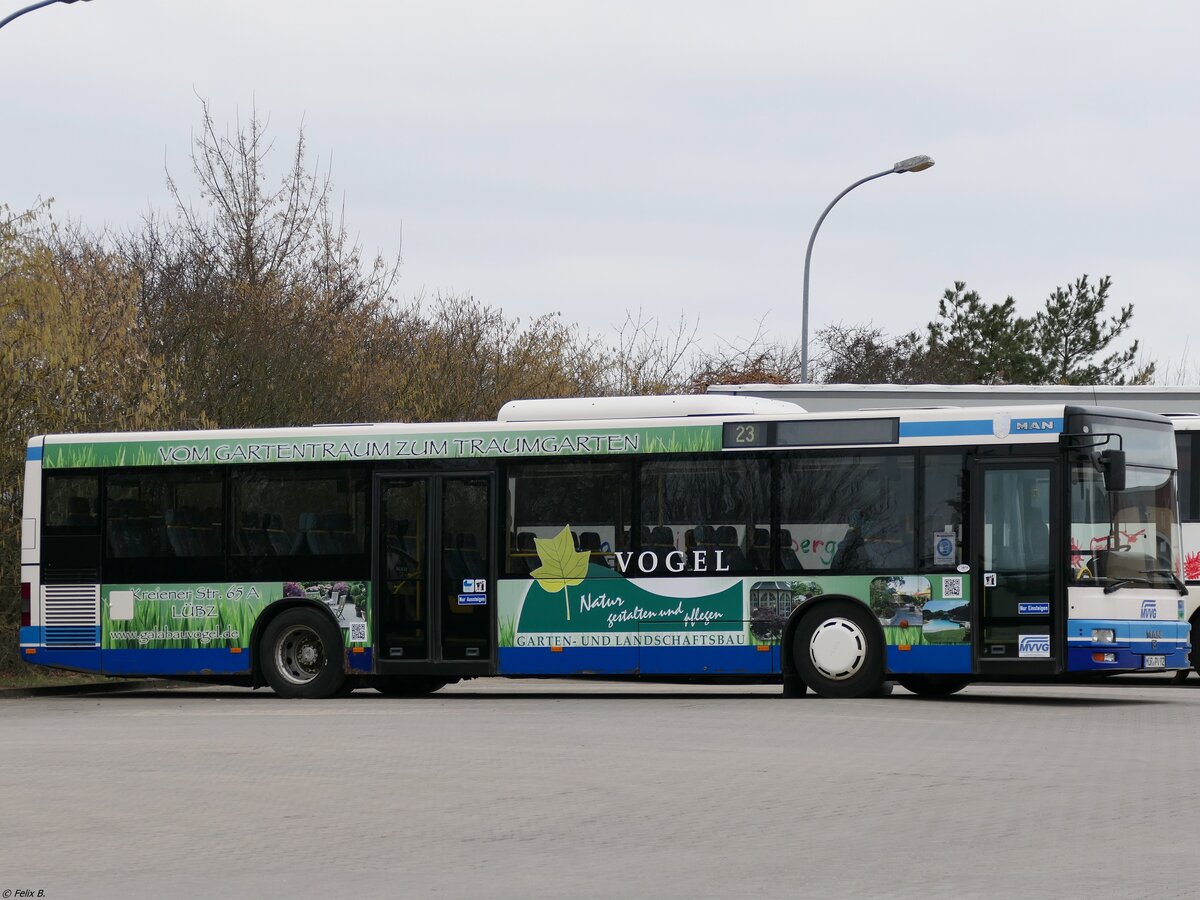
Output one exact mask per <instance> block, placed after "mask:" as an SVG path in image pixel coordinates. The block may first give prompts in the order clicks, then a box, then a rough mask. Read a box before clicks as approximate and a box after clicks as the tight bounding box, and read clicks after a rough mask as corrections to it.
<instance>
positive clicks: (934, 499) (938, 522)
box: [918, 453, 968, 569]
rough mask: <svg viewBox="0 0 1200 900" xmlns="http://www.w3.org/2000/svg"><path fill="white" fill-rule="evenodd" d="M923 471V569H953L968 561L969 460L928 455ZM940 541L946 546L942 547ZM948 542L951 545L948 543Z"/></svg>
mask: <svg viewBox="0 0 1200 900" xmlns="http://www.w3.org/2000/svg"><path fill="white" fill-rule="evenodd" d="M924 468H925V490H924V491H923V496H922V498H921V501H922V506H921V533H920V535H919V536H918V537H919V543H918V547H920V553H921V568H922V569H930V568H937V569H945V568H953V567H954V566H957V565H958V564H959V563H961V562H964V561H965V559H964V556H963V522H965V521H966V515H965V513H966V508H967V496H968V495H967V470H966V458H965V457H964V456H963V454H961V453H929V454H926V456H925V462H924ZM939 540H940V541H942V542H943V544H942V546H941V547H939V546H938V542H939ZM947 540H949V544H946V543H945V542H946V541H947ZM947 550H948V551H950V552H946V551H947ZM939 551H940V552H939Z"/></svg>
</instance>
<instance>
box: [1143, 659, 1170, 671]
mask: <svg viewBox="0 0 1200 900" xmlns="http://www.w3.org/2000/svg"><path fill="white" fill-rule="evenodd" d="M1144 660H1145V661H1144V662H1143V663H1142V665H1143V666H1145V667H1146V668H1147V669H1161V668H1163V667H1165V666H1166V664H1167V658H1166V657H1165V656H1147V657H1144Z"/></svg>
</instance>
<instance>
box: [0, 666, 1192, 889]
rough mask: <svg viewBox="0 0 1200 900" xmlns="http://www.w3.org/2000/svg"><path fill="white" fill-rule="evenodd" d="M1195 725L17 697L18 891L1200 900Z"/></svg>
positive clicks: (699, 705)
mask: <svg viewBox="0 0 1200 900" xmlns="http://www.w3.org/2000/svg"><path fill="white" fill-rule="evenodd" d="M1198 737H1200V680H1196V679H1192V680H1191V681H1190V682H1188V683H1186V684H1184V685H1181V686H1175V685H1170V684H1169V683H1167V682H1166V681H1165V680H1163V679H1158V680H1154V679H1149V680H1146V679H1143V680H1133V679H1129V680H1125V681H1123V682H1121V683H1114V684H1104V685H1055V686H980V687H970V688H968V689H967V690H966V691H964V692H963V693H962V694H960V695H957V696H955V697H953V698H948V699H940V700H925V699H919V698H916V697H913V696H912V695H909V694H907V693H906V692H904V691H903V690H902V689H899V688H898V689H896V691H895V693H894V694H893V695H892V696H891V697H887V698H880V699H871V700H847V701H833V700H821V699H817V698H815V697H811V696H810V697H808V698H805V699H796V700H788V699H783V698H782V697H781V696H779V689H778V687H771V686H753V687H742V686H712V687H707V686H706V687H696V686H680V685H675V686H663V685H644V684H619V683H617V684H614V683H606V682H571V681H557V680H556V681H505V680H488V681H476V682H467V683H465V684H460V685H455V686H452V687H450V688H447V689H445V690H444V691H443V692H441V693H439V694H436V695H434V696H432V697H427V698H420V699H395V698H385V697H382V696H380V695H377V694H375V693H374V692H373V691H369V690H363V691H358V692H356V693H355V694H354V695H352V696H351V697H349V698H345V699H342V700H329V701H297V700H291V701H288V700H280V699H278V698H276V697H274V696H273V695H271V694H270V693H267V692H264V691H258V692H250V691H248V690H241V689H234V688H228V689H226V688H194V687H189V688H175V689H170V688H168V689H156V690H146V691H137V690H134V691H128V692H122V693H113V694H104V695H82V696H40V695H39V696H7V697H0V889H2V890H0V895H2V896H3V897H17V896H20V895H19V894H17V893H16V891H20V890H24V891H29V892H32V893H27V894H25V896H32V897H36V896H39V895H38V894H37V892H38V891H43V892H44V893H43V894H42V895H41V896H44V897H47V898H52V900H65V898H74V897H88V898H91V897H121V898H128V897H142V896H146V897H151V896H153V897H158V896H168V897H173V898H188V897H203V898H208V897H221V898H225V897H255V898H260V897H282V896H295V897H304V898H309V897H352V896H353V897H451V898H456V897H488V898H507V897H514V898H518V897H519V898H524V897H720V898H724V897H763V896H768V897H775V896H801V897H856V898H864V897H955V898H959V897H1084V896H1086V897H1088V898H1100V897H1131V896H1141V897H1154V898H1168V897H1192V896H1195V895H1196V894H1197V893H1198V892H1200V885H1198V884H1197V882H1198V881H1200V853H1198V852H1197V851H1196V849H1195V847H1194V846H1193V844H1194V837H1193V835H1192V834H1191V831H1190V828H1189V826H1190V823H1191V813H1192V811H1193V810H1195V809H1196V806H1197V802H1198V801H1200V765H1198V762H1197V746H1198V741H1197V738H1198ZM3 891H14V893H13V894H3Z"/></svg>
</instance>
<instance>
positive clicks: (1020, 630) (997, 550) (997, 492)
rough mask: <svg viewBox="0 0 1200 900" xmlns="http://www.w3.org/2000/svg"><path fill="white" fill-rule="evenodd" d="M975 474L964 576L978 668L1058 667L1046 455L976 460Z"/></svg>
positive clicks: (1034, 671)
mask: <svg viewBox="0 0 1200 900" xmlns="http://www.w3.org/2000/svg"><path fill="white" fill-rule="evenodd" d="M975 475H976V477H975V478H974V479H972V481H973V483H974V489H973V492H972V493H973V497H972V501H973V502H972V504H971V506H972V509H973V513H972V518H973V520H974V521H973V523H972V529H971V531H972V534H973V536H974V543H975V552H974V558H973V560H972V567H971V569H972V575H973V577H972V579H971V581H972V585H973V586H972V591H973V593H974V603H973V604H972V605H973V607H974V609H975V626H976V627H975V628H974V629H973V630H974V632H975V638H974V640H975V658H976V660H977V665H978V671H979V674H981V675H988V674H992V675H1042V674H1050V673H1053V672H1055V671H1058V670H1059V662H1060V660H1059V657H1060V650H1059V648H1060V641H1059V638H1060V635H1059V634H1058V631H1059V628H1058V626H1057V625H1056V623H1057V622H1059V621H1060V613H1061V611H1060V610H1059V609H1058V605H1059V602H1060V601H1059V598H1058V597H1057V596H1056V590H1055V577H1054V572H1055V570H1054V556H1055V554H1054V548H1055V547H1056V546H1057V541H1058V535H1057V521H1058V515H1057V502H1056V498H1057V496H1058V495H1057V478H1056V475H1055V468H1054V466H1053V464H1052V463H1051V462H1048V461H1047V462H1034V461H1028V462H1026V461H1015V460H1014V461H1004V462H1000V461H986V462H983V461H981V462H979V463H978V464H977V465H976V468H975Z"/></svg>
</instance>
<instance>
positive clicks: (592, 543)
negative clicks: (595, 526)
mask: <svg viewBox="0 0 1200 900" xmlns="http://www.w3.org/2000/svg"><path fill="white" fill-rule="evenodd" d="M579 549H580V550H586V551H587V552H588V553H590V554H591V556H590V557H589V559H590V561H591V562H594V563H598V564H599V565H602V566H607V565H608V560H606V559H605V558H604V553H603V550H602V549H601V546H600V534H599V533H598V532H595V531H582V532H580V533H579Z"/></svg>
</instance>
